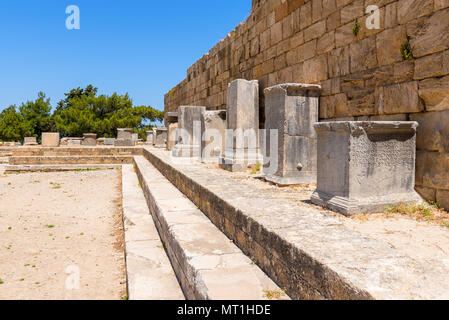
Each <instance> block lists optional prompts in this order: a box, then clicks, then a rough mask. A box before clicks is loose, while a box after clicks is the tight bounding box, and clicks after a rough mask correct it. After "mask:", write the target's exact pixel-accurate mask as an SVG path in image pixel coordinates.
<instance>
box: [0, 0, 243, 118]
mask: <svg viewBox="0 0 449 320" xmlns="http://www.w3.org/2000/svg"><path fill="white" fill-rule="evenodd" d="M68 5H77V6H78V7H79V8H80V13H81V14H80V22H81V29H80V30H67V29H66V26H65V21H66V19H67V17H68V16H69V15H68V14H66V13H65V11H66V7H67V6H68ZM250 10H251V0H226V1H219V0H195V1H185V0H171V1H163V0H158V1H153V0H127V1H123V0H72V1H64V0H39V1H35V0H26V1H25V0H1V1H0V110H1V109H3V108H5V107H8V106H9V105H12V104H16V105H20V104H21V103H22V102H25V101H27V100H32V99H35V98H36V97H37V93H38V92H39V91H43V92H45V93H46V94H47V96H48V97H50V98H51V102H52V105H53V106H55V105H56V103H57V101H59V100H60V99H61V98H63V97H64V93H65V92H68V91H69V90H70V89H72V88H76V87H85V86H86V85H88V84H93V85H94V86H96V87H98V88H99V92H100V93H104V94H112V93H113V92H115V91H117V92H119V93H122V94H124V93H126V92H128V93H129V94H130V96H131V97H132V98H133V101H134V103H135V104H136V105H151V106H153V107H156V108H158V109H162V108H163V95H164V94H165V93H166V92H168V91H169V90H170V89H171V88H172V87H173V86H175V85H176V84H177V83H178V82H180V81H181V80H182V79H184V78H185V76H186V70H187V68H188V67H189V66H190V65H192V64H193V63H194V62H195V61H196V60H197V59H199V58H200V57H201V56H202V55H203V54H204V53H206V52H208V51H209V49H210V48H211V47H213V46H214V45H215V44H216V43H217V42H218V41H219V40H220V39H221V38H224V37H225V36H226V35H227V33H228V32H230V31H231V30H233V29H234V27H235V26H237V25H238V24H239V23H240V22H242V21H243V20H245V19H246V17H247V16H248V15H249V12H250Z"/></svg>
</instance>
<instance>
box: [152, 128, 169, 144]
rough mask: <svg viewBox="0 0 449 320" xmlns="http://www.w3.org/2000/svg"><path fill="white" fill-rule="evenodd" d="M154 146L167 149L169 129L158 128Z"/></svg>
mask: <svg viewBox="0 0 449 320" xmlns="http://www.w3.org/2000/svg"><path fill="white" fill-rule="evenodd" d="M154 146H155V147H156V148H166V147H167V128H156V133H155V136H154Z"/></svg>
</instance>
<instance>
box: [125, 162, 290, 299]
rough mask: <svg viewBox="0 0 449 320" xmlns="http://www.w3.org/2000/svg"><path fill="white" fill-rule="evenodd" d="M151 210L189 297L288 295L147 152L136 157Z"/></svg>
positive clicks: (237, 297) (263, 297) (256, 297)
mask: <svg viewBox="0 0 449 320" xmlns="http://www.w3.org/2000/svg"><path fill="white" fill-rule="evenodd" d="M134 161H135V164H136V170H137V174H138V176H139V179H140V183H141V185H142V188H143V190H144V194H145V197H146V199H147V203H148V206H149V208H150V212H151V214H152V215H153V219H154V221H155V224H156V227H157V229H158V231H159V234H160V236H161V238H162V240H163V242H164V245H165V249H166V251H167V253H168V256H169V257H170V260H171V263H172V265H173V268H174V270H175V272H176V275H177V277H178V280H179V282H180V283H181V287H182V289H183V292H184V295H185V296H186V298H187V299H191V300H264V299H267V296H271V295H274V296H275V295H276V293H278V294H279V295H280V298H282V299H288V297H287V296H286V295H284V294H283V293H282V291H281V290H280V288H279V287H278V286H277V285H276V284H275V283H274V282H273V281H272V280H271V279H270V278H269V277H268V276H267V275H266V274H264V272H263V271H262V270H260V269H259V267H257V266H256V265H255V264H254V263H253V261H251V259H249V258H248V257H247V256H245V255H244V254H243V253H242V251H241V250H240V249H239V248H238V247H237V246H236V245H235V244H234V243H233V242H232V241H231V240H229V239H228V238H227V237H226V236H225V235H224V234H223V233H222V232H220V230H218V229H217V228H216V227H215V226H214V225H213V224H212V222H211V221H210V220H209V219H208V218H207V217H206V216H205V215H204V214H203V213H202V212H201V210H199V209H198V208H197V207H196V206H195V205H194V204H193V203H192V202H191V201H190V200H189V199H187V198H186V197H185V196H184V195H183V194H182V193H181V192H180V191H179V190H178V189H177V188H176V187H174V186H173V185H172V184H171V183H170V182H169V181H168V180H167V179H166V178H165V177H164V176H163V175H162V174H161V173H160V172H159V171H158V170H157V169H156V168H154V167H153V166H152V165H151V164H150V163H149V162H148V161H147V160H146V159H145V158H144V157H143V156H136V157H135V158H134Z"/></svg>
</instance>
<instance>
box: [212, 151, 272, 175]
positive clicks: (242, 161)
mask: <svg viewBox="0 0 449 320" xmlns="http://www.w3.org/2000/svg"><path fill="white" fill-rule="evenodd" d="M256 164H263V156H262V154H261V153H260V150H259V149H252V150H251V149H246V150H227V151H226V152H225V154H224V156H221V157H220V168H222V169H225V170H228V171H232V172H242V171H245V170H246V169H247V168H248V166H251V165H256Z"/></svg>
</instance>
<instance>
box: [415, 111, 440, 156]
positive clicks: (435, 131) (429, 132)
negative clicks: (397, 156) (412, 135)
mask: <svg viewBox="0 0 449 320" xmlns="http://www.w3.org/2000/svg"><path fill="white" fill-rule="evenodd" d="M410 120H412V121H416V122H418V123H419V128H418V133H417V141H416V146H417V148H418V150H428V151H436V152H449V110H446V111H439V112H424V113H415V114H411V115H410Z"/></svg>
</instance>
